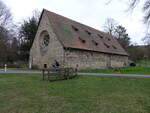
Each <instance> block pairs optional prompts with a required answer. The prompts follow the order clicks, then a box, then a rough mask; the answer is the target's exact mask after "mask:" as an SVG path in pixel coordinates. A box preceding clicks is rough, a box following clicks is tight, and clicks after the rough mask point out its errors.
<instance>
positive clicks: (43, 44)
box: [40, 31, 50, 55]
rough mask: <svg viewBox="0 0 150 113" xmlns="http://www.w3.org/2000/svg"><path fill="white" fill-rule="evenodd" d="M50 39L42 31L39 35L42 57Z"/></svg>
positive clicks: (46, 33)
mask: <svg viewBox="0 0 150 113" xmlns="http://www.w3.org/2000/svg"><path fill="white" fill-rule="evenodd" d="M49 40H50V37H49V35H48V32H47V31H43V32H42V33H41V35H40V51H41V54H42V55H44V54H45V53H46V52H47V50H48V45H49Z"/></svg>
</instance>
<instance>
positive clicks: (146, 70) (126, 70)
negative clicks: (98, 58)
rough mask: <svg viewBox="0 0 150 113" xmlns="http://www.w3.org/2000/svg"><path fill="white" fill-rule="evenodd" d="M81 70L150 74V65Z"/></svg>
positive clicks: (88, 71)
mask: <svg viewBox="0 0 150 113" xmlns="http://www.w3.org/2000/svg"><path fill="white" fill-rule="evenodd" d="M79 72H85V73H121V74H144V75H150V67H139V66H137V67H123V68H114V69H91V70H90V69H89V70H80V71H79Z"/></svg>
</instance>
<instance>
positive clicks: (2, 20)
mask: <svg viewBox="0 0 150 113" xmlns="http://www.w3.org/2000/svg"><path fill="white" fill-rule="evenodd" d="M11 20H12V15H11V13H10V10H9V9H8V8H7V7H6V5H5V4H4V3H3V2H2V1H0V26H1V27H6V26H7V25H9V23H10V22H11Z"/></svg>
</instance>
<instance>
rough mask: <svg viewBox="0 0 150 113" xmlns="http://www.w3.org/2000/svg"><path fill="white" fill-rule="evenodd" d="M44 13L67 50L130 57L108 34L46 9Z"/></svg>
mask: <svg viewBox="0 0 150 113" xmlns="http://www.w3.org/2000/svg"><path fill="white" fill-rule="evenodd" d="M43 13H46V14H47V16H48V18H49V22H50V23H51V26H52V29H53V31H54V33H55V34H56V36H57V37H58V40H59V41H60V42H61V44H62V45H63V46H64V47H65V48H74V49H82V50H90V51H97V52H103V53H110V54H119V55H128V54H127V53H126V52H125V50H124V49H123V48H122V47H121V45H120V44H119V43H118V41H117V40H116V39H115V38H114V37H113V36H111V35H109V34H108V33H105V32H102V31H99V30H96V29H94V28H92V27H89V26H86V25H83V24H81V23H79V22H76V21H73V20H71V19H68V18H66V17H63V16H60V15H58V14H55V13H53V12H50V11H48V10H45V9H44V10H43ZM43 13H42V14H43ZM41 16H42V15H41Z"/></svg>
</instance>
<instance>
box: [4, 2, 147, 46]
mask: <svg viewBox="0 0 150 113" xmlns="http://www.w3.org/2000/svg"><path fill="white" fill-rule="evenodd" d="M2 1H3V2H4V3H5V4H6V5H7V6H8V7H9V8H10V9H11V12H12V14H13V17H14V21H15V22H21V21H22V20H23V19H26V18H28V17H30V16H31V15H32V12H33V10H35V9H38V10H39V11H41V10H42V9H43V8H45V9H48V10H50V11H52V12H55V13H58V14H60V15H63V16H66V17H68V18H71V19H73V20H75V21H78V22H81V23H83V24H86V25H89V26H91V27H94V28H96V29H99V30H103V26H104V23H105V20H106V19H107V18H113V19H114V20H116V21H117V22H118V24H120V25H122V26H124V27H125V28H126V29H127V32H128V34H129V36H130V37H131V41H132V43H137V44H143V42H142V40H141V39H142V38H143V37H144V34H145V30H146V29H145V28H146V27H145V25H144V24H143V22H142V20H143V18H142V17H143V13H142V10H141V5H139V6H138V7H137V8H136V9H135V10H134V12H133V13H131V12H125V10H126V9H127V8H128V5H127V4H128V3H127V1H129V0H113V1H112V2H111V3H109V4H108V5H106V3H107V1H109V0H2ZM125 1H126V2H125Z"/></svg>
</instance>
